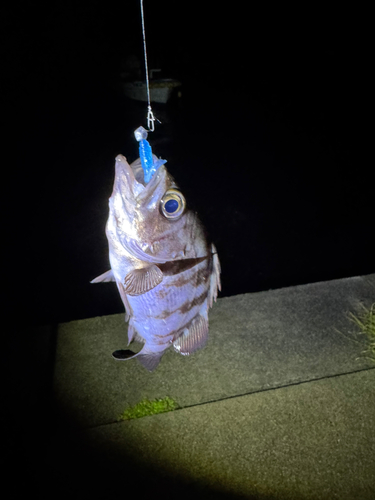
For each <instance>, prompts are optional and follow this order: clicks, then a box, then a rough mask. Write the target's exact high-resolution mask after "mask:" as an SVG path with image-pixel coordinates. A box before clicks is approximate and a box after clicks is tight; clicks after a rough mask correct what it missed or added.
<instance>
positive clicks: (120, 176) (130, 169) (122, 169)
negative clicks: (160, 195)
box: [114, 155, 167, 198]
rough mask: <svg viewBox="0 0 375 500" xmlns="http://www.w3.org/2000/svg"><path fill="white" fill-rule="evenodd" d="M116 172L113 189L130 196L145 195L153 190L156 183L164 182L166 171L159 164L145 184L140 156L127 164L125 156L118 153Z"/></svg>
mask: <svg viewBox="0 0 375 500" xmlns="http://www.w3.org/2000/svg"><path fill="white" fill-rule="evenodd" d="M115 169H116V174H115V185H114V190H115V189H116V187H117V189H118V191H119V192H121V193H123V194H126V195H129V194H131V195H132V196H131V197H132V198H138V197H141V198H143V197H146V196H149V195H150V193H152V192H153V191H155V189H156V188H157V186H158V185H160V184H162V183H163V184H165V180H166V177H167V171H166V169H165V167H163V165H161V166H160V167H159V168H158V170H157V171H156V172H155V174H154V175H153V176H152V178H151V179H150V181H149V182H148V183H147V184H146V183H145V181H144V172H143V168H142V163H141V160H140V158H138V159H137V160H135V161H134V162H133V163H131V164H130V165H129V163H128V162H127V160H126V158H125V156H123V155H118V156H117V157H116V165H115Z"/></svg>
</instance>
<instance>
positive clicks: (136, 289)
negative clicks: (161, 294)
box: [124, 264, 163, 295]
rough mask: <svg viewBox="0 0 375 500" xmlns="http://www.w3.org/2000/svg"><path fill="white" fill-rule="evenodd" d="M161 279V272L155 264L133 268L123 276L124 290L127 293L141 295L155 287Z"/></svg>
mask: <svg viewBox="0 0 375 500" xmlns="http://www.w3.org/2000/svg"><path fill="white" fill-rule="evenodd" d="M162 281H163V273H162V271H161V270H160V269H159V268H158V266H156V265H155V264H152V265H151V266H147V267H142V268H141V269H133V271H130V273H129V274H127V275H126V276H125V280H124V290H125V293H127V294H128V295H142V294H143V293H146V292H149V291H150V290H152V289H153V288H155V287H156V286H157V285H159V283H161V282H162Z"/></svg>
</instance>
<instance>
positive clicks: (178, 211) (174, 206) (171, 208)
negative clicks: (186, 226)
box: [160, 189, 186, 220]
mask: <svg viewBox="0 0 375 500" xmlns="http://www.w3.org/2000/svg"><path fill="white" fill-rule="evenodd" d="M185 207H186V201H185V198H184V196H183V195H182V193H180V191H178V190H177V189H168V191H166V192H165V194H164V196H163V198H162V199H161V202H160V210H161V212H162V214H163V215H164V217H166V218H167V219H170V220H176V219H179V218H180V217H181V215H182V214H183V213H184V211H185Z"/></svg>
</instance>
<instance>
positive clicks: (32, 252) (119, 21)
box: [2, 0, 375, 325]
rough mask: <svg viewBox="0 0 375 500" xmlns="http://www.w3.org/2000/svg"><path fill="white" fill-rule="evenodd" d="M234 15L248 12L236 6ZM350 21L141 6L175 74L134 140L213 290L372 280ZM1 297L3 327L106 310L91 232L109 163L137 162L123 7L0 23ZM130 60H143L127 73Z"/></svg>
mask: <svg viewBox="0 0 375 500" xmlns="http://www.w3.org/2000/svg"><path fill="white" fill-rule="evenodd" d="M249 5H250V7H249ZM362 20H363V13H361V15H360V16H359V17H358V20H357V17H356V13H355V12H353V10H352V11H350V12H344V11H343V10H342V8H341V10H340V12H337V11H336V12H333V13H330V12H328V10H327V8H325V9H319V8H318V7H316V6H315V7H314V6H312V5H311V6H305V7H303V8H301V7H300V8H299V10H298V9H297V10H296V8H295V7H294V8H291V9H289V10H288V9H287V8H286V7H285V6H283V7H282V9H280V10H279V11H275V10H274V9H273V8H270V7H267V6H266V7H264V9H261V8H258V7H257V8H255V7H254V6H253V4H249V3H248V2H243V3H239V2H234V3H226V4H224V3H221V4H220V5H219V4H218V3H217V2H194V1H189V2H185V1H180V2H178V1H174V2H171V1H165V0H159V1H151V0H145V22H146V32H147V46H148V57H149V67H150V68H154V67H159V68H162V69H163V72H164V76H169V77H176V78H178V79H180V80H181V82H182V84H183V87H182V97H181V98H180V99H179V98H177V96H173V97H172V99H171V102H170V103H169V104H168V105H167V106H162V105H161V106H160V105H159V106H156V105H155V106H153V110H154V113H155V115H156V116H159V117H160V119H161V121H162V122H163V123H162V125H157V127H156V131H155V132H154V134H150V136H149V140H150V143H151V146H152V147H153V151H154V153H156V154H157V155H158V156H161V157H163V158H165V159H167V160H168V164H167V167H168V169H169V170H170V172H171V173H172V174H173V175H174V177H175V178H176V180H177V182H178V183H179V185H180V187H181V189H182V191H183V192H184V194H185V196H186V198H187V200H188V203H189V204H190V206H192V207H193V208H194V209H196V210H197V211H198V213H199V215H200V217H201V219H202V220H203V222H204V224H205V226H206V227H207V229H208V231H209V233H210V235H211V238H212V240H213V241H214V242H215V244H216V247H217V249H218V252H219V257H220V260H221V265H222V293H221V296H229V295H234V294H239V293H246V292H256V291H260V290H267V289H271V288H278V287H285V286H291V285H296V284H303V283H310V282H314V281H320V280H330V279H335V278H343V277H347V276H353V275H360V274H366V273H371V272H374V271H375V265H374V259H373V254H374V252H373V247H372V237H373V234H374V230H373V182H372V181H371V172H370V170H371V169H373V160H372V157H371V158H369V157H366V155H364V150H365V147H366V143H367V139H366V133H365V130H366V119H367V110H368V101H369V94H368V93H367V91H366V82H367V76H366V71H367V67H368V65H369V62H368V61H366V60H365V56H364V51H365V48H366V46H367V45H366V43H365V41H364V39H363V36H365V35H366V33H365V29H364V28H363V25H362ZM2 22H3V28H2V34H3V35H4V34H5V36H4V42H3V51H4V53H3V57H2V61H3V67H4V68H5V75H6V76H5V79H4V80H3V83H5V89H4V91H3V98H4V99H5V107H6V108H7V110H8V111H9V114H8V115H7V125H6V128H7V131H8V132H11V134H10V138H11V139H10V140H9V141H8V139H7V140H6V143H7V144H6V146H8V147H9V148H10V159H9V160H7V161H6V164H5V165H4V166H3V172H4V177H3V179H4V184H3V192H4V194H5V196H4V199H5V200H6V203H5V207H4V210H3V214H4V226H3V230H4V240H3V241H4V245H5V250H6V251H8V252H9V254H7V257H6V258H5V260H4V263H3V264H4V265H3V267H4V269H5V278H6V280H7V281H6V283H7V286H6V290H7V292H8V293H7V297H8V298H9V299H10V305H11V307H12V309H9V311H10V310H11V311H12V312H14V313H15V314H16V315H17V316H16V317H17V322H19V323H20V324H22V323H24V324H25V325H32V324H50V323H55V322H61V321H69V320H74V319H78V318H86V317H92V316H99V315H105V314H112V313H118V312H122V311H123V306H122V303H121V301H120V299H119V297H118V294H117V289H116V287H115V286H114V285H113V284H103V285H90V284H89V281H90V280H91V279H93V278H94V277H95V276H97V275H98V274H101V273H102V272H104V271H106V270H107V269H108V268H109V264H108V251H107V241H106V238H105V234H104V227H105V222H106V218H107V213H108V212H107V206H108V198H109V196H110V194H111V190H112V183H113V175H114V158H115V156H116V155H117V154H118V153H122V154H124V155H125V156H126V157H127V158H128V159H129V161H133V160H134V159H136V157H137V156H138V154H137V143H136V141H135V140H134V138H133V131H134V129H135V128H137V127H138V126H139V125H141V124H142V125H144V126H145V125H146V123H145V120H146V105H145V104H139V103H136V102H134V101H133V102H132V101H130V100H129V99H127V98H126V97H125V96H124V93H123V89H122V87H121V78H120V75H121V71H122V70H123V61H124V59H125V58H126V57H127V56H128V55H130V54H135V55H136V56H137V57H139V58H140V59H141V60H142V58H143V46H142V34H141V19H140V9H139V2H138V1H136V0H133V1H128V2H120V3H119V4H118V5H117V4H116V6H114V5H111V4H110V3H107V2H94V1H92V2H90V3H88V4H85V3H84V2H69V1H64V2H50V3H49V4H46V5H45V6H43V7H42V6H41V5H36V4H30V5H26V4H17V5H14V7H13V9H12V11H9V12H6V14H5V15H4V16H3V20H2ZM142 62H143V61H142Z"/></svg>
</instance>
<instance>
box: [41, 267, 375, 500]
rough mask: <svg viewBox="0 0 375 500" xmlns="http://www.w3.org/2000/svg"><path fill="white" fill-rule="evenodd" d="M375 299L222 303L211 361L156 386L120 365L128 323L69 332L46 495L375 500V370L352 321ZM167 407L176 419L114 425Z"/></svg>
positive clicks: (60, 332) (254, 298) (179, 363)
mask: <svg viewBox="0 0 375 500" xmlns="http://www.w3.org/2000/svg"><path fill="white" fill-rule="evenodd" d="M374 300H375V275H368V276H364V277H354V278H347V279H342V280H335V281H330V282H321V283H315V284H310V285H303V286H296V287H291V288H284V289H278V290H271V291H268V292H260V293H254V294H245V295H238V296H233V297H227V298H222V299H219V300H218V302H217V304H216V305H215V306H214V308H213V310H212V311H211V314H210V341H209V343H208V345H207V346H206V347H205V349H203V350H202V351H200V352H198V353H196V354H195V355H193V356H191V357H186V358H185V357H181V356H179V355H178V354H176V353H174V352H172V351H170V352H168V353H167V354H166V355H165V356H164V357H163V359H162V362H161V364H160V365H159V367H158V368H157V370H156V371H155V372H153V373H149V372H147V371H146V370H145V369H144V368H143V367H142V366H141V365H140V364H138V362H137V361H135V360H130V361H128V362H116V361H114V360H113V359H112V357H111V352H112V351H113V350H115V349H119V348H124V347H125V345H126V326H125V324H124V315H122V314H120V315H113V316H104V317H98V318H91V319H87V320H80V321H73V322H69V323H63V324H60V325H59V326H58V328H57V332H55V334H56V335H55V341H56V344H55V345H56V353H55V371H54V382H53V393H54V398H55V403H56V412H57V415H56V421H55V423H56V425H55V426H54V427H55V428H56V427H57V428H58V429H59V430H58V432H56V433H55V432H54V433H53V434H54V437H51V439H50V442H49V443H48V445H47V446H48V447H51V449H52V450H53V452H52V456H54V458H53V460H51V462H50V463H49V461H48V460H47V462H48V464H47V469H48V473H46V476H48V478H49V479H48V481H46V483H45V485H43V487H42V490H43V492H44V493H46V495H47V492H48V491H50V488H51V487H53V486H52V484H59V485H60V486H59V491H61V492H62V495H66V494H71V492H72V491H74V492H76V493H77V492H80V495H82V494H87V495H88V498H93V497H98V498H99V497H100V498H105V497H107V498H109V496H108V495H116V496H118V495H119V494H122V493H125V492H129V493H130V489H132V488H133V487H135V488H136V489H137V491H138V493H139V495H140V497H141V498H143V497H145V498H149V497H150V495H151V496H152V495H153V496H154V497H155V496H156V498H159V497H160V498H172V497H173V498H181V497H183V498H185V496H186V497H190V496H193V497H195V498H257V499H258V498H259V499H275V500H276V499H306V500H307V499H320V500H324V499H327V500H328V499H330V500H332V499H336V498H337V499H340V500H343V499H348V500H349V499H353V498H357V499H361V500H364V499H369V500H370V499H372V498H375V476H374V462H375V420H374V415H375V397H374V387H375V369H374V368H375V363H374V362H373V361H372V360H370V359H368V358H366V357H365V356H364V355H363V354H362V351H363V350H364V349H365V348H366V345H365V344H364V338H363V336H361V335H358V331H357V329H356V327H355V325H354V324H353V323H351V322H350V321H349V320H348V317H347V313H348V312H349V311H351V312H354V313H356V312H358V311H360V304H361V303H362V304H364V305H365V306H369V305H371V304H372V303H373V302H374ZM340 332H341V333H340ZM356 332H357V333H356ZM44 334H45V335H46V330H44ZM47 336H48V333H47ZM165 396H169V397H171V398H173V399H175V400H176V402H177V404H178V405H179V407H180V408H179V409H178V410H176V411H173V412H170V413H164V414H159V415H154V416H149V417H144V418H142V419H138V420H132V421H127V422H118V421H117V419H118V416H119V414H120V413H121V412H123V411H124V409H125V408H126V407H127V406H128V405H134V404H136V403H137V402H139V401H140V400H142V399H144V398H149V399H154V398H164V397H165ZM54 430H56V429H54ZM48 449H50V448H48ZM77 494H78V493H77ZM96 494H97V495H96ZM102 495H104V496H102ZM143 495H144V496H143ZM47 496H48V495H47ZM77 498H78V496H77Z"/></svg>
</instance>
